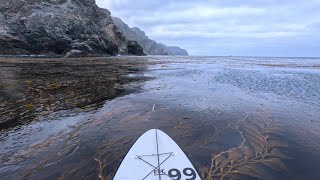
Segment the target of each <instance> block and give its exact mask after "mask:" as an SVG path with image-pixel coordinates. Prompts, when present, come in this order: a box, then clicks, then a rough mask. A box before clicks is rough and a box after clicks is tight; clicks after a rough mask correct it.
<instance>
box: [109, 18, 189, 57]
mask: <svg viewBox="0 0 320 180" xmlns="http://www.w3.org/2000/svg"><path fill="white" fill-rule="evenodd" d="M112 19H113V22H114V24H115V25H116V26H117V27H118V28H119V30H120V31H118V34H121V35H123V36H124V37H125V38H127V39H128V40H131V41H137V42H138V44H140V45H141V46H142V48H143V50H144V52H145V53H146V54H148V55H182V56H188V52H187V51H186V50H184V49H181V48H179V47H175V46H166V45H164V44H161V43H157V42H156V41H154V40H151V39H149V37H148V36H146V34H145V32H143V31H141V30H140V29H139V28H137V27H133V28H130V27H129V26H128V25H127V24H125V23H124V22H123V21H122V20H121V19H119V18H117V17H112Z"/></svg>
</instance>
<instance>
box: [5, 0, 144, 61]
mask: <svg viewBox="0 0 320 180" xmlns="http://www.w3.org/2000/svg"><path fill="white" fill-rule="evenodd" d="M141 49H142V47H141V46H140V45H139V44H138V43H134V42H132V41H128V40H127V39H126V38H125V37H124V36H123V35H122V34H121V32H120V31H119V30H118V28H117V27H116V26H115V24H114V23H113V20H112V18H111V14H110V12H109V11H108V10H107V9H102V8H99V7H98V6H97V5H96V4H95V0H10V1H8V0H0V55H25V54H46V55H50V54H52V55H61V56H65V55H68V56H71V57H73V56H95V55H118V54H133V55H144V53H143V51H141Z"/></svg>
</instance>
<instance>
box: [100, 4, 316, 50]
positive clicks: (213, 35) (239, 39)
mask: <svg viewBox="0 0 320 180" xmlns="http://www.w3.org/2000/svg"><path fill="white" fill-rule="evenodd" d="M97 4H98V5H99V6H101V7H104V8H107V9H109V10H110V11H111V12H112V14H113V15H114V16H118V17H120V18H121V19H122V20H123V21H124V22H126V23H127V24H129V25H130V26H137V27H140V28H141V29H142V30H144V31H145V32H146V34H147V35H148V36H149V37H150V38H152V39H155V40H157V41H159V42H161V43H165V44H168V45H177V46H180V47H183V48H186V49H187V50H188V51H190V52H191V54H196V55H204V54H205V55H229V54H234V55H251V54H252V55H253V54H255V55H257V54H261V55H281V52H283V55H288V54H290V51H292V54H297V53H300V54H301V55H300V56H320V51H315V50H314V51H313V49H317V48H319V47H320V43H319V42H320V35H319V33H318V32H319V30H320V25H319V24H320V21H319V19H320V12H319V8H320V0H309V1H300V0H264V1H261V0H235V1H224V0H199V1H192V0H175V1H172V0H161V1H159V0H148V1H146V0H135V1H132V0H97ZM262 43H263V44H262ZM308 48H309V50H308ZM293 49H294V50H295V51H294V52H293ZM297 49H301V50H302V49H304V51H301V50H299V51H297ZM232 52H234V53H232Z"/></svg>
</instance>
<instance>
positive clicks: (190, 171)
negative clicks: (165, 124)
mask: <svg viewBox="0 0 320 180" xmlns="http://www.w3.org/2000/svg"><path fill="white" fill-rule="evenodd" d="M132 157H133V158H132ZM172 179H174V180H186V179H188V180H200V179H201V178H200V176H199V175H198V173H197V171H196V170H195V168H194V167H193V165H192V163H191V162H190V160H189V159H188V158H187V156H186V155H185V153H184V152H183V151H182V150H181V148H180V147H179V146H178V145H177V144H176V143H175V142H174V141H173V140H172V139H171V138H170V137H169V136H168V135H167V134H166V133H164V132H162V131H161V130H158V129H151V130H149V131H147V132H146V133H144V134H143V135H142V136H141V137H140V138H139V139H138V140H137V141H136V142H135V143H134V145H133V146H132V147H131V149H130V150H129V152H128V154H127V155H126V157H125V158H124V159H123V161H122V163H121V165H120V167H119V169H118V171H117V173H116V175H115V176H114V180H172Z"/></svg>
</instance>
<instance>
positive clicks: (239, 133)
mask: <svg viewBox="0 0 320 180" xmlns="http://www.w3.org/2000/svg"><path fill="white" fill-rule="evenodd" d="M123 59H125V57H123V58H119V61H121V60H123ZM137 59H141V58H137ZM143 59H144V60H148V63H146V64H147V68H146V69H145V70H143V71H139V72H135V73H128V74H122V75H123V76H126V77H128V78H142V77H147V78H148V81H145V82H139V83H133V84H127V85H124V86H123V88H124V89H130V88H131V89H132V87H136V88H133V89H137V88H138V89H139V91H132V93H130V94H127V95H123V96H121V97H117V98H115V99H113V100H110V101H107V102H106V103H105V104H104V105H103V107H100V108H99V109H97V110H95V111H89V112H81V113H76V114H75V115H74V116H72V115H69V116H68V117H63V116H62V117H59V116H58V117H57V118H56V119H53V120H50V121H46V120H45V119H44V120H41V121H31V123H28V124H25V125H23V126H21V127H20V128H16V129H12V130H7V131H2V135H1V139H2V140H1V142H0V147H1V149H0V152H1V153H0V156H1V158H0V161H1V164H0V177H2V178H3V179H58V178H62V179H98V178H99V177H100V178H101V179H111V178H112V177H113V175H114V173H115V171H116V169H117V167H118V166H119V164H120V163H121V159H122V158H123V157H124V156H125V154H126V152H127V151H128V150H129V148H130V147H131V145H132V144H133V143H134V142H135V140H136V139H137V138H138V137H139V136H140V135H141V134H143V133H144V132H145V131H147V130H148V129H150V128H159V129H161V130H163V131H164V132H166V133H167V134H169V135H170V136H171V137H172V138H173V139H174V140H175V141H176V142H177V143H178V144H179V145H180V146H181V147H182V149H183V150H184V151H185V152H186V154H187V155H188V157H189V158H190V160H191V161H192V162H193V163H194V165H195V167H196V168H197V170H198V171H199V173H200V174H201V176H202V177H203V179H210V177H211V178H212V179H232V178H233V179H239V178H240V179H319V178H320V172H319V170H318V167H319V166H320V59H316V58H261V57H260V58H257V57H145V58H143ZM132 61H134V58H132ZM153 105H155V111H153V112H152V111H151V110H152V107H153ZM62 114H63V113H62ZM55 117H56V116H55ZM49 127H50V128H49ZM55 127H58V128H55Z"/></svg>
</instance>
